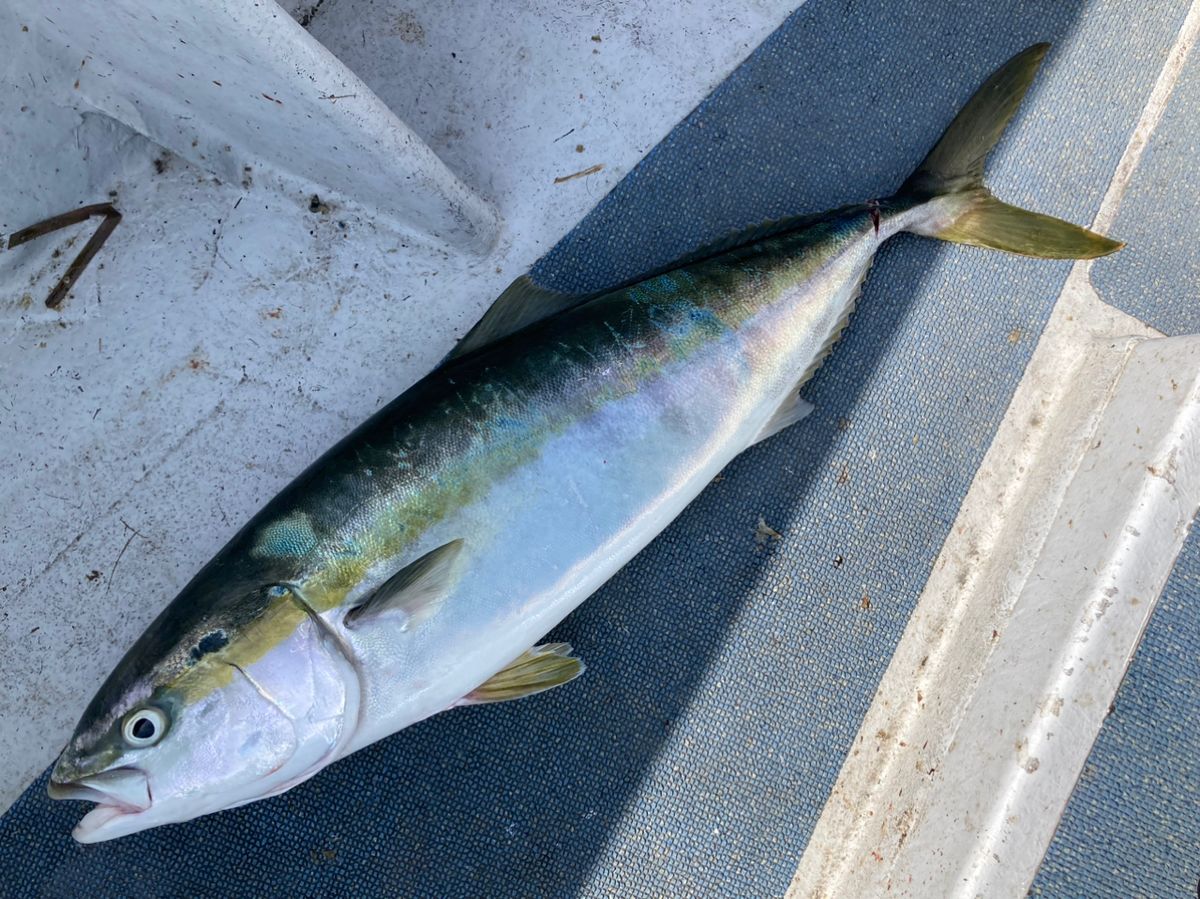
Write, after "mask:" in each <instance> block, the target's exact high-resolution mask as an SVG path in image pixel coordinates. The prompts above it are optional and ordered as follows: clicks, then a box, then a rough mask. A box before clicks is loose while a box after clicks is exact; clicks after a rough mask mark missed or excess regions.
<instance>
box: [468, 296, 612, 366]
mask: <svg viewBox="0 0 1200 899" xmlns="http://www.w3.org/2000/svg"><path fill="white" fill-rule="evenodd" d="M595 296H598V294H594V293H587V294H576V293H562V292H561V291H557V290H550V289H549V288H546V287H540V286H539V285H537V284H534V283H533V279H532V278H530V277H529V275H521V277H519V278H517V280H515V281H513V282H512V284H510V285H508V288H507V289H506V290H505V291H504V293H502V294H500V296H498V297H497V298H496V302H494V303H492V305H491V307H490V308H489V309H488V311H487V312H485V313H484V314H483V318H481V319H480V320H479V321H477V322H476V323H475V327H473V328H472V329H471V330H470V331H468V332H467V334H466V336H465V337H463V339H462V340H460V341H459V342H458V345H457V346H456V347H455V348H454V349H453V350H451V351H450V355H448V356H447V357H446V359H445V361H447V362H449V361H450V360H451V359H457V358H458V357H459V356H465V355H466V354H467V353H470V352H471V351H473V350H477V349H479V348H480V347H482V346H487V345H488V344H489V343H494V342H495V341H497V340H500V339H501V338H504V337H507V336H508V335H509V334H515V333H516V332H517V331H520V330H521V329H522V328H524V327H527V326H529V325H532V324H533V323H534V322H538V321H541V320H542V319H544V318H549V317H550V316H552V315H557V314H558V313H559V312H563V311H565V310H567V309H571V308H573V307H575V306H578V305H580V304H581V303H586V302H587V301H588V300H590V299H592V297H595Z"/></svg>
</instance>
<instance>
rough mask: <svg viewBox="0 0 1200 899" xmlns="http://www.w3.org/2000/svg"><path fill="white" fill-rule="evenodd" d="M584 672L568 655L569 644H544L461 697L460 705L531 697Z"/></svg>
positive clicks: (530, 650) (571, 656) (576, 661)
mask: <svg viewBox="0 0 1200 899" xmlns="http://www.w3.org/2000/svg"><path fill="white" fill-rule="evenodd" d="M583 669H584V665H583V661H582V660H581V659H578V658H576V657H575V656H573V655H571V644H570V643H543V644H542V645H541V646H535V647H533V648H532V649H528V650H526V651H525V652H523V653H521V655H520V656H519V657H518V658H517V660H516V661H515V662H513V663H512V664H511V665H509V666H508V667H507V668H504V669H503V670H501V671H500V672H499V673H497V674H494V675H492V677H491V678H489V679H488V680H487V681H486V682H484V683H482V684H480V685H479V686H478V687H476V688H475V689H474V690H472V691H471V692H470V693H468V694H467V695H466V696H464V697H463V698H462V700H461V702H460V704H462V705H468V704H471V703H477V702H504V701H506V700H509V699H521V698H522V697H525V696H532V695H533V694H534V693H541V692H542V691H543V690H549V689H550V688H551V687H557V686H558V685H559V684H565V683H566V682H567V681H569V680H574V679H575V678H577V677H579V675H581V674H583Z"/></svg>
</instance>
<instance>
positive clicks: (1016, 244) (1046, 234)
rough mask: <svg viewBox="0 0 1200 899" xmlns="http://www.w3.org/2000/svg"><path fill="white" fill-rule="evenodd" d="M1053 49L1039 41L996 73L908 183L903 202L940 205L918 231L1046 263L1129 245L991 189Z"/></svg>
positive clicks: (900, 194) (903, 189) (902, 191)
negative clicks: (999, 146)
mask: <svg viewBox="0 0 1200 899" xmlns="http://www.w3.org/2000/svg"><path fill="white" fill-rule="evenodd" d="M1049 49H1050V45H1049V44H1034V45H1033V46H1032V47H1029V48H1028V49H1026V50H1022V51H1021V52H1020V53H1018V54H1017V55H1016V56H1014V57H1013V58H1012V59H1010V60H1009V61H1008V62H1006V63H1005V64H1004V65H1003V66H1001V67H1000V68H999V69H998V70H997V71H996V72H994V73H993V74H992V76H991V77H990V78H988V80H987V81H985V82H984V83H983V86H982V87H980V88H979V90H978V91H976V92H975V96H973V97H972V98H971V99H970V101H969V102H968V103H967V105H966V106H964V107H963V108H962V110H961V111H960V112H959V114H958V115H957V116H955V118H954V121H953V122H951V123H950V127H948V128H947V129H946V131H945V133H944V134H943V135H942V138H941V140H939V141H938V142H937V144H936V146H934V148H933V149H932V150H930V151H929V155H928V156H926V157H925V161H924V162H922V163H921V165H920V166H918V167H917V170H916V171H915V172H913V173H912V175H911V176H910V177H909V179H908V180H907V181H905V182H904V184H903V185H901V187H900V190H899V191H897V194H896V199H897V200H900V201H907V202H914V201H915V202H918V203H922V202H928V201H933V202H930V204H929V210H930V214H929V216H928V217H927V218H926V219H924V220H922V221H919V222H917V223H914V225H913V227H912V230H913V231H915V232H916V233H918V234H924V235H926V236H928V237H936V238H938V239H940V240H948V241H951V242H953V243H964V244H971V245H973V246H977V247H990V248H992V249H994V250H1004V251H1005V252H1008V253H1018V254H1020V255H1022V256H1035V257H1038V258H1040V259H1093V258H1095V257H1097V256H1105V255H1107V254H1109V253H1112V252H1115V251H1116V250H1119V249H1121V247H1123V246H1124V244H1123V243H1121V242H1120V241H1117V240H1111V239H1110V238H1107V237H1104V236H1102V235H1100V234H1096V233H1094V232H1092V231H1088V230H1087V229H1086V228H1080V227H1079V226H1078V225H1072V224H1071V223H1070V222H1064V221H1063V220H1062V219H1056V218H1052V217H1051V216H1048V215H1042V214H1041V213H1037V212H1029V211H1028V210H1025V209H1020V208H1018V207H1016V206H1009V205H1008V204H1007V203H1002V202H1001V201H1000V200H997V199H996V198H995V197H994V196H992V192H991V191H989V190H988V189H987V188H986V187H984V184H983V163H984V160H985V159H986V158H987V155H988V153H989V152H991V149H992V147H994V146H995V145H996V141H998V140H999V139H1000V135H1001V133H1003V131H1004V128H1005V126H1006V125H1007V124H1008V122H1009V120H1010V119H1011V118H1012V117H1013V114H1014V113H1015V112H1016V111H1017V107H1018V106H1020V105H1021V100H1022V98H1024V96H1025V92H1026V91H1027V90H1029V85H1030V84H1031V83H1032V82H1033V78H1034V75H1036V74H1037V70H1038V67H1039V66H1040V65H1041V62H1042V59H1043V57H1045V55H1046V51H1047V50H1049Z"/></svg>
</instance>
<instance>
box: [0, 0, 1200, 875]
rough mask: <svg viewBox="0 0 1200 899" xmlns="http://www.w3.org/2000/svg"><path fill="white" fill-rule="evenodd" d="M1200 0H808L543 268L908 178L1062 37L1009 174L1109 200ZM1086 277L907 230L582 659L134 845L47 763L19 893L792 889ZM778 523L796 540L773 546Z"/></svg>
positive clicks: (658, 545)
mask: <svg viewBox="0 0 1200 899" xmlns="http://www.w3.org/2000/svg"><path fill="white" fill-rule="evenodd" d="M1185 6H1186V4H1185V3H1184V2H1183V0H1178V2H1161V3H1158V4H1156V5H1154V7H1153V9H1149V8H1147V7H1146V6H1145V5H1144V4H1140V3H1139V4H1135V3H1133V2H1132V0H1129V2H1124V0H1123V2H1106V3H1104V4H1099V3H1096V4H1095V5H1088V6H1083V5H1081V4H1079V3H1065V2H1058V0H1045V2H1029V0H1020V2H1018V0H989V2H983V0H970V2H966V0H964V2H940V3H939V4H937V6H936V12H935V11H934V10H933V9H931V7H930V4H928V3H927V2H923V0H896V2H893V3H890V4H888V6H887V11H888V15H887V18H886V20H884V19H883V18H881V17H879V16H878V14H877V13H876V9H877V7H875V6H874V5H871V4H865V3H860V2H856V0H810V2H808V3H806V4H805V5H804V6H803V7H801V8H800V9H799V10H798V11H797V12H796V13H795V14H794V15H793V16H792V17H791V18H790V19H789V20H788V21H787V22H786V23H785V24H784V25H783V26H782V27H781V28H780V30H779V31H778V32H777V33H776V34H775V35H773V36H772V37H771V38H770V39H769V40H768V41H767V42H766V43H765V44H764V45H763V46H762V47H761V48H759V50H758V51H756V52H755V53H754V54H753V56H752V57H751V58H750V59H749V60H748V61H747V62H746V63H745V64H744V65H743V66H741V67H740V68H739V69H738V70H737V71H736V72H735V73H734V74H733V75H732V76H731V77H730V78H729V79H728V80H727V81H726V82H725V83H724V84H723V85H722V86H721V87H720V88H719V89H718V90H717V91H716V92H715V93H714V95H713V96H712V97H711V98H710V99H709V100H707V101H706V102H705V103H704V104H702V105H701V106H700V107H699V108H698V109H697V110H696V112H695V113H694V114H693V115H692V116H690V117H689V118H688V119H687V120H686V121H685V122H683V123H682V124H680V125H679V126H678V127H677V128H676V129H674V131H672V133H671V134H670V135H669V137H668V138H667V139H666V140H665V141H664V142H663V143H662V144H661V145H660V146H659V147H657V148H656V149H655V150H654V151H653V152H652V153H651V154H650V155H649V156H648V157H647V159H646V160H645V161H644V162H643V163H642V164H641V165H639V166H638V168H637V169H635V170H634V171H633V172H632V173H631V174H630V175H629V177H628V178H627V179H625V181H624V182H622V184H621V185H620V186H618V188H617V189H616V190H614V191H613V193H612V194H611V195H610V196H608V197H607V198H606V199H605V200H604V201H603V202H602V203H601V204H600V205H599V206H598V207H597V209H596V210H595V211H594V212H593V213H592V214H591V215H589V216H588V217H587V219H585V221H584V222H583V223H582V224H581V225H580V226H579V227H578V228H577V229H576V230H575V231H573V232H572V233H571V234H570V235H568V236H567V237H566V238H565V239H564V240H563V241H562V242H561V244H560V245H559V246H558V247H556V248H555V249H554V250H553V251H552V252H551V253H550V254H549V255H548V256H547V258H546V259H545V260H544V261H543V262H542V263H541V264H540V265H539V267H538V274H539V277H540V278H542V279H543V280H545V281H547V282H549V283H551V284H555V285H559V286H586V285H596V284H601V283H605V282H611V281H615V280H619V279H621V278H622V277H625V276H627V275H629V274H632V273H634V272H637V271H638V270H642V269H648V268H651V267H653V266H654V265H656V264H658V263H661V262H663V261H665V260H668V259H670V258H672V257H674V256H676V255H678V254H679V253H680V252H682V251H685V250H687V249H690V248H691V247H693V246H695V245H697V244H700V243H703V242H706V241H708V240H710V239H713V238H715V237H717V236H719V235H721V234H723V233H724V232H725V231H727V230H728V229H729V228H730V227H733V226H736V225H742V224H746V223H749V222H755V221H759V220H762V219H765V218H772V217H776V216H779V215H782V214H785V213H791V212H801V211H805V210H810V209H820V208H826V207H830V206H835V205H838V204H840V203H843V202H846V201H850V200H861V199H865V198H869V197H873V196H881V195H885V194H886V193H888V192H889V191H890V190H891V189H893V188H894V187H895V186H896V185H897V184H899V182H900V181H901V180H902V179H903V178H904V176H905V175H906V174H907V173H908V171H909V169H911V168H912V167H913V166H914V165H915V164H916V162H917V161H918V160H919V159H920V158H921V157H922V156H923V155H924V153H925V152H926V150H927V149H928V147H929V146H930V145H931V144H932V142H933V141H934V140H935V139H936V137H937V135H938V134H939V132H940V131H941V129H942V127H943V126H944V125H945V124H946V122H947V121H948V120H949V119H950V118H951V116H952V115H953V113H954V112H955V111H956V110H957V109H958V107H959V106H960V105H961V103H962V102H964V101H965V100H966V98H967V97H968V96H969V95H970V93H971V92H972V90H973V89H974V87H975V86H976V85H977V84H978V83H979V82H980V81H981V80H982V79H983V78H984V77H985V76H986V75H987V74H988V73H989V72H990V71H991V70H992V69H993V68H994V67H995V66H997V65H998V64H999V63H1001V62H1003V61H1004V60H1005V59H1007V58H1008V57H1009V56H1010V55H1011V54H1012V53H1014V52H1015V51H1017V50H1019V49H1021V48H1023V47H1025V46H1026V45H1028V44H1030V43H1032V42H1034V41H1036V40H1052V41H1058V42H1059V43H1060V49H1059V50H1057V51H1056V52H1055V53H1054V54H1053V55H1052V56H1051V58H1050V59H1049V61H1048V64H1047V72H1046V77H1044V78H1043V80H1042V81H1041V82H1040V83H1039V85H1038V87H1036V88H1035V90H1034V93H1033V94H1032V95H1031V97H1030V99H1029V101H1028V102H1027V105H1026V109H1025V111H1024V112H1023V113H1022V115H1021V116H1020V117H1019V118H1018V120H1017V121H1016V122H1015V123H1014V127H1013V128H1012V129H1011V131H1010V133H1009V136H1008V138H1006V140H1005V142H1004V143H1003V144H1002V145H1001V152H1000V154H999V156H998V157H997V158H996V160H995V163H994V164H993V165H992V167H991V169H990V173H991V181H992V183H993V184H994V185H995V186H996V187H997V191H998V193H1000V195H1001V196H1002V197H1005V198H1006V199H1008V200H1010V201H1012V202H1017V203H1021V204H1022V205H1029V206H1032V207H1034V208H1037V209H1040V210H1044V211H1047V212H1051V213H1054V214H1058V215H1063V216H1066V217H1069V218H1072V219H1075V220H1080V221H1087V220H1089V219H1090V217H1091V216H1092V214H1093V213H1094V210H1095V208H1096V207H1097V205H1098V203H1099V199H1100V196H1101V194H1102V192H1103V189H1104V185H1105V184H1106V183H1107V181H1108V179H1109V177H1110V176H1111V173H1112V171H1113V169H1114V167H1115V165H1116V162H1117V159H1118V158H1119V156H1120V154H1121V151H1122V149H1123V147H1124V145H1125V142H1126V139H1127V136H1128V134H1129V132H1130V130H1131V129H1132V127H1133V124H1134V123H1135V122H1136V120H1137V118H1138V115H1139V112H1140V109H1141V104H1142V102H1143V100H1144V98H1145V96H1146V94H1147V93H1148V92H1149V90H1150V87H1151V84H1152V81H1153V77H1154V73H1156V72H1157V71H1158V67H1159V65H1160V64H1161V58H1162V55H1163V53H1164V52H1165V49H1166V47H1168V46H1169V44H1170V41H1171V38H1172V36H1173V35H1174V33H1175V30H1176V29H1177V28H1178V24H1179V21H1180V19H1181V17H1182V14H1183V11H1184V7H1185ZM1131 20H1136V21H1137V22H1138V27H1137V28H1136V29H1131V28H1130V27H1129V22H1130V21H1131ZM1068 36H1069V37H1070V38H1071V40H1067V38H1068ZM1112 45H1119V47H1120V52H1105V48H1106V47H1109V46H1112ZM1080 134H1087V135H1089V140H1088V141H1086V142H1084V141H1079V140H1077V139H1076V138H1077V136H1078V135H1080ZM1068 268H1069V264H1067V263H1046V262H1036V261H1031V260H1023V259H1016V258H1011V257H1004V256H1001V255H999V254H991V253H987V252H983V251H973V250H969V249H962V248H949V247H944V246H938V245H935V244H934V243H933V242H928V241H921V240H919V239H915V238H900V239H898V240H896V241H894V242H893V243H892V244H891V245H889V246H888V247H887V248H886V250H885V251H884V252H883V253H882V254H881V256H880V259H879V261H878V262H877V264H876V266H875V270H874V272H873V274H872V276H871V278H870V280H869V282H868V285H867V288H866V292H865V295H864V297H863V300H862V303H861V305H860V309H861V311H860V312H859V313H858V314H857V316H856V320H855V321H854V323H853V324H852V326H851V328H850V331H849V333H848V335H847V337H846V338H845V340H844V341H843V343H842V345H841V346H839V348H838V349H837V350H836V351H835V352H834V355H833V357H832V359H831V360H830V362H829V363H828V364H827V365H826V366H825V368H824V369H823V370H822V371H821V372H820V374H819V375H818V377H817V378H816V380H815V381H814V382H813V383H812V385H811V386H810V388H809V389H808V390H807V395H808V398H809V399H811V400H812V401H813V402H814V403H815V404H816V406H817V412H816V413H815V414H814V415H813V416H812V417H811V418H810V419H809V420H808V421H806V422H805V423H804V424H803V425H801V426H798V427H796V428H793V429H791V430H790V431H788V432H786V433H784V434H782V435H780V436H778V437H776V438H773V439H772V440H770V441H767V442H766V443H764V444H761V445H759V446H757V447H755V448H753V449H752V450H750V451H749V452H747V453H746V454H745V455H744V456H742V457H741V458H740V459H738V460H737V461H736V462H735V463H734V464H732V465H730V466H729V468H728V469H727V471H726V472H725V473H724V475H723V476H722V477H721V478H720V479H718V480H717V481H716V482H715V483H714V484H713V485H712V486H711V487H710V488H709V489H708V490H707V491H706V492H705V493H704V494H703V495H702V496H701V497H700V498H699V499H698V500H697V501H696V502H695V503H694V504H693V505H692V506H691V507H690V508H689V509H688V510H687V511H686V512H685V514H684V515H683V516H682V517H681V518H680V519H679V521H677V522H676V523H675V524H674V525H673V526H672V527H671V528H670V529H669V530H668V531H667V532H666V533H665V534H664V535H663V536H662V537H661V538H660V539H658V540H657V541H656V542H655V543H654V544H653V545H652V546H651V547H649V548H648V549H647V550H646V551H645V552H643V553H642V554H641V555H640V556H639V557H638V558H637V559H636V560H635V561H634V562H633V563H631V564H630V565H629V566H628V567H627V568H626V569H625V570H623V571H622V572H621V573H620V574H618V575H617V576H616V577H615V578H614V579H613V580H612V581H611V582H610V583H609V584H608V585H607V586H606V587H605V588H604V589H603V590H601V591H600V592H599V593H598V594H597V595H596V596H595V597H594V598H592V599H591V600H589V602H588V603H586V604H585V605H584V606H583V608H582V609H581V610H580V611H579V612H578V613H576V614H575V615H573V616H572V617H571V618H570V619H569V620H568V621H567V623H566V624H565V625H564V626H563V627H561V628H560V629H559V630H558V634H557V636H558V637H560V638H563V639H569V640H571V641H572V642H573V643H574V644H575V645H576V647H577V649H578V651H579V653H580V654H581V655H582V656H583V657H584V658H585V659H586V660H587V662H588V665H589V667H588V673H587V675H586V676H585V677H583V678H581V679H580V681H578V682H576V683H573V684H572V685H570V686H569V687H567V688H564V689H561V690H556V691H553V692H552V693H549V694H547V695H545V696H542V697H538V698H536V699H532V700H528V701H525V702H521V703H514V704H511V705H508V706H496V707H488V708H474V709H462V710H457V711H454V712H451V713H448V714H446V715H443V716H438V717H436V718H434V719H431V720H430V721H428V722H425V723H423V724H421V725H418V726H416V727H414V728H411V729H410V730H408V731H405V732H403V733H401V734H400V735H398V736H396V737H393V738H391V739H389V740H386V741H384V742H383V743H381V744H377V745H375V746H373V747H371V748H369V749H367V750H364V751H363V752H360V753H358V754H357V755H356V756H354V757H353V758H351V759H349V760H347V761H344V762H341V763H339V764H337V765H335V766H333V767H332V768H330V769H327V770H326V771H325V772H323V773H322V774H321V775H319V776H317V777H316V778H314V779H313V780H312V781H310V782H309V783H307V784H305V785H302V786H301V787H299V788H297V789H295V790H293V791H291V792H289V793H287V794H285V795H283V796H281V797H278V798H276V799H272V800H268V801H265V802H261V803H256V804H253V805H250V806H247V807H244V808H242V809H238V810H234V811H231V812H227V813H223V814H220V815H217V816H212V817H209V818H205V819H202V820H199V821H195V822H192V823H189V824H185V825H180V826H174V827H169V828H162V829H158V830H155V831H151V832H148V833H143V834H138V835H135V836H133V837H129V838H126V839H123V840H119V841H116V842H115V843H109V844H101V845H98V846H85V847H81V846H78V845H75V844H74V843H73V842H72V840H71V839H70V837H69V836H68V834H69V831H70V828H71V826H72V825H73V824H74V822H75V821H76V820H77V819H78V817H79V815H80V808H81V807H80V806H78V805H76V804H73V803H51V802H50V801H49V800H48V799H47V798H46V797H45V795H44V784H43V783H37V784H35V785H34V786H33V787H31V789H30V790H29V791H28V792H27V793H26V794H25V795H24V796H22V798H21V799H20V800H19V801H18V802H17V804H16V805H15V806H13V808H12V809H11V810H10V811H9V812H8V814H7V815H6V816H5V817H4V818H3V819H2V820H0V892H2V893H6V894H11V895H39V894H44V895H50V896H60V895H61V896H74V895H81V894H92V895H122V896H142V895H145V896H150V895H154V896H164V895H220V896H230V897H232V896H252V895H264V894H267V893H273V894H288V895H316V894H326V895H356V896H374V895H386V896H394V895H406V896H408V895H412V896H434V897H450V896H487V897H508V896H564V895H588V896H592V895H601V894H603V895H614V894H615V895H621V896H647V897H651V896H653V897H660V896H668V895H670V896H733V895H737V896H749V895H755V896H757V895H778V894H781V893H782V892H783V890H784V889H785V888H786V886H787V883H788V881H789V879H790V877H791V875H792V872H793V870H794V868H795V865H796V863H797V860H798V858H799V856H800V853H801V851H802V849H803V847H804V844H805V841H806V840H807V839H808V835H809V833H810V832H811V829H812V827H813V825H814V823H815V821H816V818H817V815H818V813H819V811H820V808H821V806H822V804H823V803H824V801H825V797H826V795H827V794H828V791H829V789H830V787H831V786H832V783H833V781H834V778H835V776H836V774H837V771H838V768H839V766H840V765H841V762H842V758H843V756H844V755H845V752H846V750H847V748H848V746H849V745H850V743H851V741H852V739H853V737H854V734H855V732H856V730H857V728H858V726H859V722H860V721H861V718H862V714H863V712H864V711H865V709H866V708H867V706H868V705H869V703H870V701H871V697H872V695H873V693H874V690H875V688H876V685H877V683H878V680H879V677H880V676H881V674H882V672H883V670H884V668H885V667H886V665H887V662H888V659H889V658H890V656H891V653H892V650H893V648H894V646H895V644H896V642H897V640H898V639H899V636H900V633H901V631H902V630H903V627H904V625H905V623H906V621H907V619H908V615H909V613H910V611H911V609H912V606H913V603H914V602H915V600H916V597H917V596H918V595H919V593H920V591H921V588H922V586H923V585H924V583H925V580H926V577H927V575H928V572H929V569H930V566H931V565H932V563H933V560H934V558H935V556H936V554H937V552H938V549H939V548H940V546H941V545H942V542H943V540H944V538H945V535H946V532H947V529H948V528H949V527H950V524H951V522H952V521H953V519H954V516H955V514H956V512H957V510H958V507H959V504H960V502H961V500H962V497H963V495H964V494H965V492H966V490H967V487H968V486H969V484H970V481H971V478H972V476H973V475H974V472H975V470H976V468H977V466H978V464H979V461H980V459H981V458H982V455H983V453H984V451H985V449H986V447H987V446H988V444H989V442H990V441H991V438H992V435H993V434H994V432H995V429H996V427H997V425H998V423H999V421H1000V419H1001V418H1002V416H1003V413H1004V409H1005V407H1006V405H1007V403H1008V401H1009V399H1010V397H1011V394H1012V391H1013V389H1014V387H1015V385H1016V383H1017V381H1018V380H1019V378H1020V376H1021V373H1022V372H1023V370H1024V367H1025V365H1026V363H1027V361H1028V358H1029V355H1030V353H1031V351H1032V348H1033V345H1034V342H1035V341H1036V338H1037V336H1038V334H1039V333H1040V331H1041V328H1042V327H1043V325H1044V323H1045V320H1046V318H1047V316H1048V314H1049V310H1050V308H1051V305H1052V303H1053V301H1054V299H1055V298H1056V296H1057V295H1058V292H1059V290H1060V288H1061V285H1062V282H1063V280H1064V278H1065V276H1066V273H1067V271H1068ZM760 515H761V516H763V517H764V518H765V520H766V521H767V522H768V523H769V524H771V525H772V526H774V527H775V528H776V529H777V530H779V531H780V532H782V535H783V536H782V539H781V540H779V541H778V542H774V543H772V544H770V545H768V546H765V547H763V546H759V545H757V544H756V542H755V539H754V531H755V525H756V523H757V521H758V518H759V516H760Z"/></svg>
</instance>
